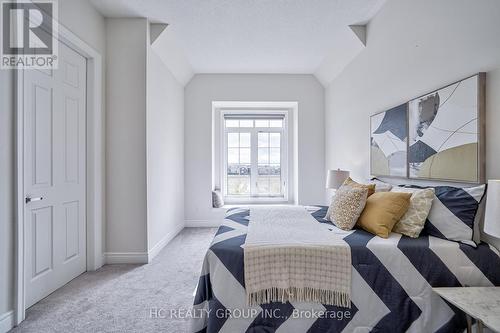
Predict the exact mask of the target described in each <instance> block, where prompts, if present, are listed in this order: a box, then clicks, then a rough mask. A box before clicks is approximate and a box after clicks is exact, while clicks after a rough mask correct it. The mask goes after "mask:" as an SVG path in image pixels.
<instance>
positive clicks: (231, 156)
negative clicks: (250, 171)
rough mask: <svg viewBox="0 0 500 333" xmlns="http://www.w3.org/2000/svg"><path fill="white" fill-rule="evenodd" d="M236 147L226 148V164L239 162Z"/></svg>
mask: <svg viewBox="0 0 500 333" xmlns="http://www.w3.org/2000/svg"><path fill="white" fill-rule="evenodd" d="M238 151H239V149H238V148H228V149H227V163H228V164H238V163H239V162H240V159H239V156H238V155H239V154H238Z"/></svg>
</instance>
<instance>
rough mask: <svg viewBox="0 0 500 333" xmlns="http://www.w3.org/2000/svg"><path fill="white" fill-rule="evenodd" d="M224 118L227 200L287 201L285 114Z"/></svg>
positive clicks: (226, 115)
mask: <svg viewBox="0 0 500 333" xmlns="http://www.w3.org/2000/svg"><path fill="white" fill-rule="evenodd" d="M222 115H223V117H222V122H223V123H222V126H221V127H222V132H223V133H222V140H221V142H222V158H223V163H222V169H223V172H222V175H221V178H222V182H221V183H222V189H223V193H224V196H225V198H226V200H228V201H231V200H232V201H286V200H287V198H288V195H287V192H286V180H287V163H288V159H287V146H288V143H287V141H286V138H287V137H288V136H287V132H286V127H287V113H286V111H281V112H271V111H270V112H265V113H264V112H259V114H248V113H243V112H229V111H224V112H223V114H222Z"/></svg>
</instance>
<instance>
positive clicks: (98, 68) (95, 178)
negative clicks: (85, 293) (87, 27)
mask: <svg viewBox="0 0 500 333" xmlns="http://www.w3.org/2000/svg"><path fill="white" fill-rule="evenodd" d="M57 24H58V30H59V31H58V40H59V41H61V42H63V43H64V44H66V45H68V46H69V47H71V48H72V49H74V50H76V51H77V52H78V53H79V54H80V55H82V56H83V57H84V58H85V59H86V60H87V83H86V87H87V91H86V94H87V96H86V106H87V108H86V156H87V158H86V233H87V237H86V242H87V253H86V256H87V258H86V259H87V271H94V270H96V269H98V268H99V267H101V266H102V265H103V219H104V200H105V188H104V185H105V183H104V174H105V165H104V161H105V158H104V119H105V118H104V113H103V112H102V57H101V54H100V53H99V52H97V51H96V50H95V49H94V48H93V47H92V46H90V45H89V44H87V43H86V42H84V41H83V40H81V39H80V38H79V37H78V36H76V35H75V34H74V33H72V32H71V31H70V30H69V29H67V28H66V27H64V26H63V25H61V24H59V23H57ZM14 72H15V75H14V88H15V103H16V105H15V107H14V109H15V111H16V112H17V117H16V126H15V127H16V143H15V146H16V157H17V161H16V176H15V177H16V188H15V190H16V194H15V198H16V226H15V231H16V236H15V242H16V243H15V244H16V245H15V278H14V283H15V289H14V290H15V292H14V311H15V318H14V321H15V325H19V324H20V323H21V322H22V321H23V320H24V318H25V310H26V308H25V306H26V304H25V291H26V290H25V284H24V277H25V276H24V275H25V252H24V248H25V228H24V206H25V202H24V105H23V103H24V70H21V69H18V70H16V71H14Z"/></svg>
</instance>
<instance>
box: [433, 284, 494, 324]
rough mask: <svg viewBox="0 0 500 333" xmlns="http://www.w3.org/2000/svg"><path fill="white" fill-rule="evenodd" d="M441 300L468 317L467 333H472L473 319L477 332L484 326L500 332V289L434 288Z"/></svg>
mask: <svg viewBox="0 0 500 333" xmlns="http://www.w3.org/2000/svg"><path fill="white" fill-rule="evenodd" d="M432 290H434V292H436V293H437V294H438V295H439V296H441V298H443V299H444V300H446V301H448V302H450V303H451V304H453V305H454V306H456V307H457V308H459V309H460V310H462V311H463V312H464V313H465V314H466V315H467V333H470V332H471V322H472V320H471V318H474V319H476V320H477V332H478V333H482V332H483V325H484V326H486V327H488V328H489V329H491V330H493V331H495V332H500V287H457V288H432Z"/></svg>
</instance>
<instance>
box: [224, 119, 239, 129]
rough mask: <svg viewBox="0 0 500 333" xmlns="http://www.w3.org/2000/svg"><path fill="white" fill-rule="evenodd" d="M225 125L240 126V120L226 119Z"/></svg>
mask: <svg viewBox="0 0 500 333" xmlns="http://www.w3.org/2000/svg"><path fill="white" fill-rule="evenodd" d="M226 127H240V121H239V120H234V119H226Z"/></svg>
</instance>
